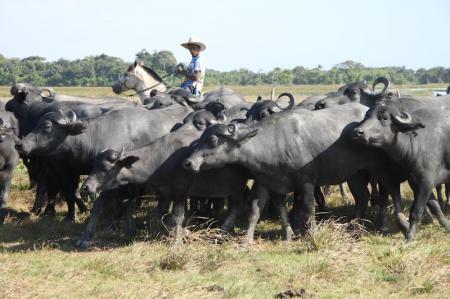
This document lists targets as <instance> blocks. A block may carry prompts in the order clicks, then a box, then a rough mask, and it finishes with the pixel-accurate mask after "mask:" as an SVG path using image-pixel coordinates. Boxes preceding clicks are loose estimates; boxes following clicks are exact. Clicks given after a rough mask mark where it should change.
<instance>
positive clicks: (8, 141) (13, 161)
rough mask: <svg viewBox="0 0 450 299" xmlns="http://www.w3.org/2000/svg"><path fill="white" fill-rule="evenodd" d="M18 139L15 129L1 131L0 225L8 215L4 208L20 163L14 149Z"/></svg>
mask: <svg viewBox="0 0 450 299" xmlns="http://www.w3.org/2000/svg"><path fill="white" fill-rule="evenodd" d="M17 138H18V137H17V136H16V133H15V130H14V129H12V128H5V127H2V128H1V129H0V225H1V224H3V222H4V220H5V216H6V214H7V213H6V211H5V209H4V208H5V206H6V204H7V201H8V197H9V190H10V186H11V179H12V175H13V171H14V168H15V167H16V165H17V162H18V161H19V154H18V153H17V151H16V150H15V148H14V146H15V142H16V141H17Z"/></svg>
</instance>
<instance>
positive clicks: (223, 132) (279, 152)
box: [184, 104, 399, 228]
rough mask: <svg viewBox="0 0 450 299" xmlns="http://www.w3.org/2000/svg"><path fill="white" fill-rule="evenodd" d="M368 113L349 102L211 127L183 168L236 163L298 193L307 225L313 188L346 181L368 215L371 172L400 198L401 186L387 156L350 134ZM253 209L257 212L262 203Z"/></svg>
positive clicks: (277, 189)
mask: <svg viewBox="0 0 450 299" xmlns="http://www.w3.org/2000/svg"><path fill="white" fill-rule="evenodd" d="M366 111H367V107H365V106H362V105H360V104H351V105H349V106H345V107H344V106H338V107H335V108H333V109H325V110H318V111H309V110H306V109H301V110H290V111H285V112H280V113H276V114H273V115H272V116H271V117H269V118H266V119H264V120H262V121H261V122H259V123H256V124H229V125H223V124H218V125H213V126H210V127H209V128H207V129H206V130H205V132H204V133H203V135H202V137H201V138H200V140H199V141H198V142H197V143H196V144H195V145H194V151H193V153H192V154H191V156H190V157H189V158H188V159H186V160H185V161H184V167H186V168H187V169H190V170H192V171H194V172H197V171H200V169H209V168H215V167H223V166H224V165H229V164H238V165H241V166H243V167H245V168H247V169H248V170H250V171H251V174H252V177H254V178H255V180H256V182H258V183H259V184H261V185H262V186H264V187H266V188H267V189H268V190H269V191H272V192H273V193H276V194H285V193H288V192H291V191H294V192H295V193H296V194H297V195H298V198H297V199H296V200H298V201H299V206H300V210H301V213H300V215H299V218H300V220H301V223H302V224H303V228H305V227H306V224H307V223H314V221H315V220H314V211H315V207H314V187H315V186H320V185H329V184H339V183H341V182H343V181H347V182H348V184H349V187H350V190H351V191H352V193H353V195H354V196H355V200H356V202H357V212H356V216H357V217H358V218H360V217H364V212H365V209H366V206H367V201H368V197H369V193H368V190H367V181H368V177H367V171H368V172H369V173H370V174H371V175H372V176H375V177H377V178H380V179H382V180H383V182H384V183H383V185H384V186H386V188H387V190H388V191H389V193H390V194H391V195H392V196H395V197H396V198H397V199H398V198H399V190H395V186H393V185H392V184H390V183H389V182H390V181H389V180H390V174H389V172H387V170H386V169H389V167H387V166H386V164H387V163H388V161H387V159H386V156H385V155H384V154H383V153H382V152H381V151H379V150H376V151H373V150H372V149H370V148H367V147H365V146H363V145H359V144H355V143H354V142H352V140H351V138H350V132H351V130H352V129H353V128H355V127H356V126H357V125H358V121H357V120H358V119H359V121H361V120H362V119H363V118H364V115H365V113H366ZM380 207H381V208H382V209H383V211H382V213H380V215H382V216H383V217H385V215H386V213H385V208H386V202H383V203H382V204H381V205H380ZM252 208H254V210H256V211H253V212H258V211H257V210H258V208H259V207H258V204H254V205H253V206H252ZM256 218H257V217H255V218H254V219H253V221H257V219H256ZM384 224H385V220H383V221H382V225H384Z"/></svg>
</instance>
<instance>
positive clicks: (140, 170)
mask: <svg viewBox="0 0 450 299" xmlns="http://www.w3.org/2000/svg"><path fill="white" fill-rule="evenodd" d="M201 134H202V132H201V131H198V130H181V131H175V132H173V133H171V134H168V135H166V136H164V137H162V138H160V139H158V140H156V141H154V142H153V143H150V144H148V145H146V146H145V147H142V148H139V149H135V150H132V151H125V152H120V153H119V152H117V151H114V150H107V151H105V152H103V153H102V154H101V155H99V157H98V158H97V160H96V162H95V168H94V170H93V172H92V173H91V175H90V176H89V177H88V179H87V180H86V181H85V183H84V186H83V188H84V189H85V190H86V191H88V192H90V193H95V192H99V191H104V190H110V189H114V188H117V187H119V186H123V185H126V184H146V185H147V186H148V187H149V189H151V190H156V191H157V194H159V195H160V196H161V197H162V198H163V199H165V200H166V201H167V202H169V203H170V201H172V200H173V202H174V206H173V212H172V214H173V220H174V222H175V225H176V236H177V242H181V240H182V222H183V219H184V209H185V204H184V203H185V200H186V198H187V196H188V195H191V196H200V197H204V198H215V197H228V198H229V200H230V204H231V207H232V208H231V211H229V214H228V217H227V219H226V220H225V222H224V224H223V225H222V228H223V229H224V230H227V231H228V230H230V229H231V228H232V227H233V225H234V219H235V218H236V216H237V213H238V211H239V210H240V209H239V206H240V205H241V204H242V202H243V201H244V194H245V190H246V183H247V177H248V176H247V173H246V171H243V170H242V169H240V168H239V167H234V166H229V167H223V168H221V169H218V170H209V171H205V172H200V174H199V175H195V174H193V173H191V172H188V171H186V170H184V169H183V167H182V161H183V160H184V159H185V158H186V157H188V156H189V154H190V152H191V148H190V147H189V146H190V145H191V144H192V142H194V141H195V140H197V139H198V138H199V137H200V135H201ZM101 207H102V204H101V203H100V202H99V204H98V205H97V206H95V207H94V209H93V213H95V214H94V215H92V217H91V219H90V222H89V224H88V226H87V227H86V231H85V233H84V235H83V238H82V239H81V240H80V242H79V245H80V246H88V245H89V244H90V242H91V239H92V236H93V233H94V229H95V223H96V219H97V218H96V217H97V216H98V215H99V213H100V212H101V209H102V208H101ZM94 211H95V212H94Z"/></svg>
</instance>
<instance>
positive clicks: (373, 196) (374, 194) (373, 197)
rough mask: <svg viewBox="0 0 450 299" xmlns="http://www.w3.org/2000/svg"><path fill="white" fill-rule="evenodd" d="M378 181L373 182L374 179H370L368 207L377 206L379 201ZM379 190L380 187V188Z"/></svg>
mask: <svg viewBox="0 0 450 299" xmlns="http://www.w3.org/2000/svg"><path fill="white" fill-rule="evenodd" d="M377 185H378V181H377V180H375V179H374V178H372V177H371V178H370V186H371V191H370V205H371V206H376V205H378V204H379V201H380V198H379V197H380V192H381V190H380V191H379V190H378V186H377ZM380 188H381V187H380Z"/></svg>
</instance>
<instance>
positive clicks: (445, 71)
mask: <svg viewBox="0 0 450 299" xmlns="http://www.w3.org/2000/svg"><path fill="white" fill-rule="evenodd" d="M136 58H138V59H141V60H143V61H144V63H145V65H147V66H149V67H150V68H152V69H154V70H155V71H156V72H157V73H158V74H160V75H161V76H163V75H165V74H168V73H171V72H173V71H174V70H175V67H176V65H177V60H176V58H175V56H174V55H173V53H172V52H170V51H155V52H153V53H149V52H148V51H146V50H145V49H144V50H142V51H139V52H138V53H136ZM129 63H130V62H126V61H124V60H122V59H121V58H117V57H112V56H108V55H105V54H101V55H98V56H88V57H85V58H83V59H76V60H67V59H59V60H56V61H51V62H50V61H46V59H45V58H44V57H40V56H30V57H26V58H23V59H19V58H6V57H4V56H3V55H1V54H0V85H11V84H13V83H16V82H28V83H33V84H35V85H39V86H111V85H112V84H113V83H114V81H115V80H116V79H117V76H118V74H119V73H123V72H124V71H125V70H126V68H127V66H128V65H129ZM378 76H386V77H388V78H389V79H390V80H391V81H392V82H393V83H394V84H426V83H450V68H444V67H440V66H438V67H433V68H429V69H425V68H420V69H417V70H413V69H408V68H406V67H404V66H403V67H396V66H392V67H366V66H364V65H362V64H361V63H358V62H354V61H350V60H349V61H345V62H342V63H339V64H336V65H335V66H333V67H332V68H331V69H330V70H324V69H323V68H322V67H321V66H320V65H319V66H317V67H315V68H306V67H303V66H297V67H295V68H293V69H281V68H274V69H273V70H271V71H269V72H254V71H251V70H248V69H245V68H241V69H239V70H233V71H226V72H222V71H218V70H213V69H208V71H207V77H206V80H205V85H206V86H214V85H259V84H276V85H291V84H293V85H298V84H344V83H348V82H354V81H363V80H366V81H368V82H371V81H373V80H374V79H375V78H376V77H378ZM180 81H181V79H177V78H174V77H172V78H168V79H167V83H168V84H169V85H173V86H174V85H178V84H179V83H180Z"/></svg>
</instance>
